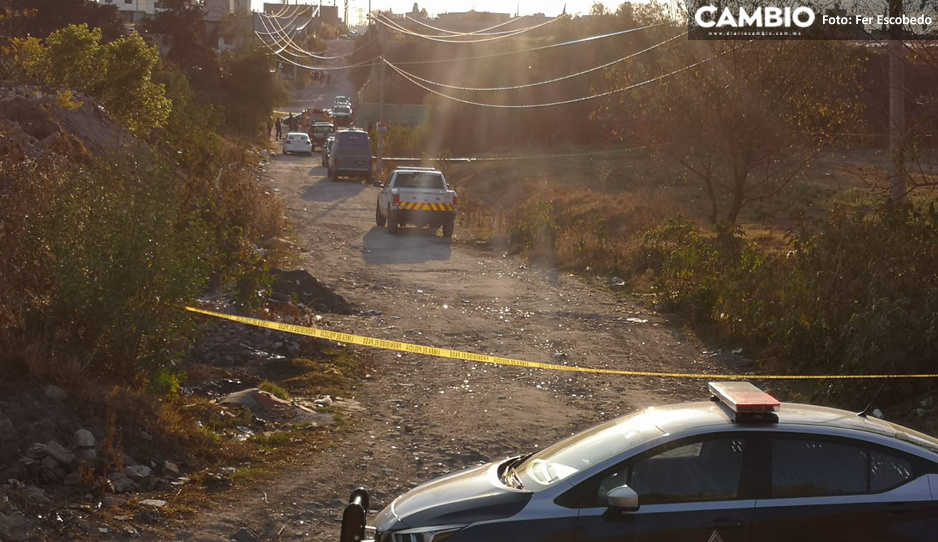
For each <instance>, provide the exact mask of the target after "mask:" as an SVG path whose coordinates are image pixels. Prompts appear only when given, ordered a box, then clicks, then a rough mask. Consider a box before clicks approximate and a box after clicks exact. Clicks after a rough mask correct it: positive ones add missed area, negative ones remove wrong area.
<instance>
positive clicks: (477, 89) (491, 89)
mask: <svg viewBox="0 0 938 542" xmlns="http://www.w3.org/2000/svg"><path fill="white" fill-rule="evenodd" d="M686 35H687V32H683V33H681V34H678V35H676V36H673V37H671V38H669V39H667V40H665V41H663V42H661V43H656V44H655V45H652V46H651V47H648V48H646V49H643V50H641V51H638V52H636V53H632V54H630V55H628V56H624V57H622V58H618V59H616V60H613V61H612V62H607V63H605V64H602V65H599V66H595V67H593V68H589V69H587V70H583V71H580V72H577V73H572V74H569V75H564V76H562V77H557V78H554V79H548V80H546V81H538V82H536V83H527V84H524V85H514V86H510V87H458V86H454V85H447V84H445V83H439V82H436V81H431V80H429V79H424V78H423V77H419V76H417V75H414V74H412V73H409V72H408V73H407V75H409V76H410V77H413V78H414V79H416V80H418V81H421V82H423V83H426V84H428V85H433V86H436V87H442V88H448V89H453V90H465V91H475V92H494V91H501V90H518V89H523V88H531V87H539V86H543V85H549V84H551V83H557V82H559V81H566V80H568V79H573V78H575V77H579V76H581V75H586V74H588V73H592V72H595V71H598V70H602V69H605V68H608V67H609V66H612V65H614V64H618V63H620V62H625V61H626V60H631V59H633V58H635V57H637V56H639V55H642V54H645V53H647V52H649V51H652V50H654V49H657V48H658V47H661V46H663V45H666V44H668V43H670V42H672V41H674V40H676V39H678V38H680V37H683V36H686Z"/></svg>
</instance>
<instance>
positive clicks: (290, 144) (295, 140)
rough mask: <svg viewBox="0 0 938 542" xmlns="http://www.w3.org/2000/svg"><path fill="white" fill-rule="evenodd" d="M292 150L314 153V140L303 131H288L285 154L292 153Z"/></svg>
mask: <svg viewBox="0 0 938 542" xmlns="http://www.w3.org/2000/svg"><path fill="white" fill-rule="evenodd" d="M291 152H305V153H307V154H310V155H312V154H313V142H312V140H310V138H309V134H306V133H303V132H290V133H288V134H287V137H286V138H285V139H284V140H283V154H290V153H291Z"/></svg>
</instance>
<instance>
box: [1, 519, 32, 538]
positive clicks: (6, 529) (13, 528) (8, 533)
mask: <svg viewBox="0 0 938 542" xmlns="http://www.w3.org/2000/svg"><path fill="white" fill-rule="evenodd" d="M28 527H29V522H28V521H27V520H26V518H24V517H23V516H21V515H19V514H10V515H6V514H0V540H3V541H5V542H6V541H9V542H21V541H24V540H26V537H27V536H28V535H29V529H28Z"/></svg>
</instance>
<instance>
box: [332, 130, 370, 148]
mask: <svg viewBox="0 0 938 542" xmlns="http://www.w3.org/2000/svg"><path fill="white" fill-rule="evenodd" d="M338 138H339V142H340V144H341V145H342V146H343V147H368V146H369V145H370V143H369V142H368V134H366V133H365V132H340V133H339V136H338Z"/></svg>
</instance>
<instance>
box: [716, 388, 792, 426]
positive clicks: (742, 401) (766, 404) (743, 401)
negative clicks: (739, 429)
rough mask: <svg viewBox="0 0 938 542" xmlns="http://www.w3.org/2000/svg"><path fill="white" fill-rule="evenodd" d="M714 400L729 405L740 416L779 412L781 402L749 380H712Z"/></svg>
mask: <svg viewBox="0 0 938 542" xmlns="http://www.w3.org/2000/svg"><path fill="white" fill-rule="evenodd" d="M709 387H710V393H712V394H713V397H714V400H716V401H719V402H721V403H723V404H724V405H726V406H728V407H729V408H730V409H731V410H732V411H733V412H735V413H736V414H737V421H739V420H738V417H739V416H741V415H760V414H772V413H774V412H778V408H779V405H781V403H780V402H779V400H778V399H776V398H775V397H772V396H771V395H769V394H768V393H765V392H764V391H762V390H760V389H759V388H757V387H755V386H754V385H752V384H750V383H749V382H710V385H709Z"/></svg>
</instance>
